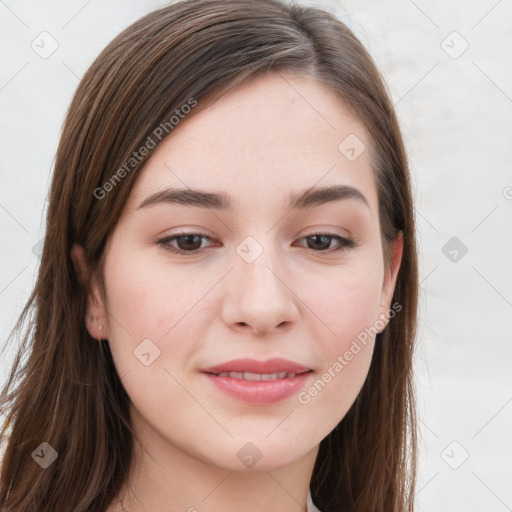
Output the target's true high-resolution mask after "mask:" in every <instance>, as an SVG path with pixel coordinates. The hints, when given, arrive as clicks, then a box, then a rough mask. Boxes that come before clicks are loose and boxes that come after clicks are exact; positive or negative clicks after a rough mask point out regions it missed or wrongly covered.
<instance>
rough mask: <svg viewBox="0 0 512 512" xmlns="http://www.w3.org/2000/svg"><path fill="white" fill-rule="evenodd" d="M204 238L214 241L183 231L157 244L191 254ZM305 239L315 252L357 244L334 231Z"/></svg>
mask: <svg viewBox="0 0 512 512" xmlns="http://www.w3.org/2000/svg"><path fill="white" fill-rule="evenodd" d="M203 239H204V240H208V241H210V242H211V241H212V238H211V237H209V236H208V235H204V234H202V233H181V234H179V235H172V236H168V237H165V238H161V239H160V240H157V244H159V245H162V246H163V247H164V248H165V249H166V250H168V251H170V252H172V253H175V254H183V255H187V254H188V255H190V254H196V253H198V252H200V251H201V249H202V247H201V245H202V240H203ZM303 239H309V242H308V244H307V245H308V248H309V249H312V250H313V251H314V252H337V251H342V250H347V249H351V248H352V247H355V245H356V244H355V242H354V241H353V240H350V239H349V238H345V237H342V236H340V235H337V234H333V233H312V234H311V235H308V236H305V237H303V238H301V240H303ZM333 240H336V241H337V242H338V247H337V248H335V249H334V250H330V251H327V250H326V249H329V248H330V245H331V242H332V241H333ZM174 241H176V243H177V245H178V247H175V246H174V245H172V242H174ZM311 245H313V246H315V245H316V246H317V248H318V246H320V249H319V250H316V249H314V247H311Z"/></svg>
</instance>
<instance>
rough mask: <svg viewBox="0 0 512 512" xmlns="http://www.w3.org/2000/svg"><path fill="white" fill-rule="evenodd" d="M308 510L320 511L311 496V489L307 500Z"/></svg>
mask: <svg viewBox="0 0 512 512" xmlns="http://www.w3.org/2000/svg"><path fill="white" fill-rule="evenodd" d="M306 512H320V509H319V508H318V507H317V506H316V505H315V504H314V503H313V498H312V497H311V489H309V490H308V501H307V511H306Z"/></svg>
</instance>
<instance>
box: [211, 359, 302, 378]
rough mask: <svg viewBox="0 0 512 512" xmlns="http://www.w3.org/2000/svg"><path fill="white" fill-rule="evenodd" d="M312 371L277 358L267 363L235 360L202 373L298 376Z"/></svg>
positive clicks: (268, 360) (253, 360) (252, 360)
mask: <svg viewBox="0 0 512 512" xmlns="http://www.w3.org/2000/svg"><path fill="white" fill-rule="evenodd" d="M310 369H311V368H307V367H305V366H302V365H301V364H299V363H296V362H294V361H289V360H288V359H282V358H280V357H275V358H273V359H267V360H266V361H257V360H255V359H233V360H232V361H226V362H225V363H220V364H217V365H215V366H210V367H209V368H204V369H203V370H202V371H203V372H206V373H225V372H228V373H229V372H248V373H261V374H273V373H281V372H287V373H295V374H297V373H304V372H307V371H309V370H310Z"/></svg>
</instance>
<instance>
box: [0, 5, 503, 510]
mask: <svg viewBox="0 0 512 512" xmlns="http://www.w3.org/2000/svg"><path fill="white" fill-rule="evenodd" d="M301 3H305V2H301ZM309 4H312V5H320V6H323V7H326V8H327V9H328V10H330V11H332V12H335V13H336V14H337V15H338V16H339V17H340V18H341V19H342V20H343V21H344V22H346V23H347V24H348V25H349V26H350V27H351V28H352V29H353V30H354V31H355V32H356V34H357V35H358V36H359V37H360V38H361V40H362V41H363V43H364V44H365V45H366V46H367V48H368V49H369V50H370V52H371V53H372V55H373V56H374V58H375V60H376V62H377V64H378V66H379V67H380V69H381V70H382V72H383V74H384V76H385V79H386V81H387V83H388V85H389V88H390V91H391V94H392V97H393V100H394V102H395V104H396V108H397V111H398V114H399V117H400V120H401V124H402V127H403V131H404V136H405V139H406V143H407V147H408V152H409V156H410V160H411V167H412V174H413V183H414V194H415V200H416V214H417V222H418V230H419V248H420V258H421V260H420V269H421V270H420V273H421V305H420V334H419V338H418V352H417V364H416V369H417V388H418V400H419V414H420V419H421V421H420V426H421V436H422V439H421V461H420V462H421V464H420V472H419V482H418V490H417V491H418V493H417V503H418V510H420V511H424V512H433V511H450V512H451V511H453V512H455V511H462V510H463V511H465V512H477V511H478V512H481V511H487V512H492V511H496V512H501V511H506V510H512V490H511V486H510V481H511V480H510V478H511V476H512V443H511V442H510V431H511V426H512V386H511V377H510V367H511V360H512V343H511V341H512V269H511V262H512V257H511V256H512V236H511V235H512V229H511V225H512V224H511V220H512V188H511V187H512V172H511V164H512V116H511V114H512V58H511V48H512V0H500V1H496V0H478V1H472V2H468V1H462V0H460V1H455V0H449V1H446V0H445V1H441V0H434V1H429V2H427V1H426V0H415V1H412V0H389V1H379V2H378V1H377V0H357V1H356V0H348V1H343V2H336V1H335V0H332V1H327V0H325V1H322V2H309ZM163 5H164V2H161V1H160V2H159V1H157V0H145V1H144V2H141V1H135V0H130V1H126V0H125V1H121V0H108V1H103V2H99V1H98V0H89V1H86V0H72V1H69V0H68V1H66V2H64V0H58V1H52V2H49V1H37V2H36V1H35V0H32V1H28V0H19V1H14V0H0V34H1V38H2V39H1V45H0V56H1V66H0V109H1V117H0V169H1V177H0V227H1V242H0V344H2V345H3V343H5V339H6V337H7V334H8V332H9V331H10V329H11V328H12V326H13V325H14V322H15V320H16V318H17V316H18V315H19V313H20V312H21V309H22V306H23V305H24V303H25V301H26V299H27V298H28V295H29V293H30V291H31V289H32V287H33V285H34V282H35V276H36V271H37V268H38V263H39V260H38V258H37V256H36V255H35V254H34V252H33V247H34V245H36V244H37V242H38V241H39V240H40V239H41V238H42V237H43V236H44V215H45V211H46V207H47V203H46V196H47V193H48V187H49V184H50V176H51V171H52V166H53V159H54V155H55V151H56V148H57V143H58V138H59V136H60V129H61V125H62V122H63V120H64V115H65V112H66V109H67V107H68V104H69V102H70V100H71V97H72V94H73V93H74V91H75V89H76V87H77V85H78V81H79V78H80V77H81V76H82V75H83V73H84V72H85V70H86V69H87V67H88V66H89V65H90V64H91V63H92V61H93V59H94V58H95V57H96V56H97V55H98V53H99V52H100V51H101V50H102V49H103V47H104V46H105V45H106V44H107V43H108V42H109V41H110V40H111V39H112V38H113V37H114V36H115V35H116V34H117V33H118V32H119V31H120V30H122V29H123V28H124V27H126V26H128V25H129V24H131V23H132V22H134V21H135V20H136V19H138V18H139V17H140V16H142V15H144V14H146V13H147V12H149V11H151V10H153V9H155V8H157V7H161V6H163ZM43 31H47V32H48V33H49V34H51V38H53V39H54V40H55V41H57V43H58V48H57V49H56V51H55V52H54V53H53V54H52V55H50V56H49V57H48V58H46V59H43V58H41V57H40V56H39V55H38V54H37V53H36V52H35V51H34V50H33V49H32V48H31V43H32V42H33V41H35V43H34V44H39V45H40V46H41V45H42V43H41V42H40V41H41V39H40V38H41V37H48V36H40V34H41V32H43ZM454 31H456V32H457V33H458V34H453V32H454ZM443 41H444V42H443ZM38 42H39V43H38ZM50 44H51V39H47V40H46V44H45V47H46V48H50V46H49V45H50ZM466 45H468V47H467V49H466V50H465V51H464V52H463V53H461V52H462V51H463V50H464V49H465V47H466ZM459 54H460V55H459ZM454 57H456V58H454ZM452 237H457V238H458V240H459V241H460V242H457V243H458V244H460V243H463V244H464V245H465V246H466V247H467V253H466V254H464V255H462V252H461V250H460V247H457V246H453V247H452V246H448V247H447V248H445V253H447V255H448V256H446V255H445V254H444V253H443V247H445V244H446V243H447V242H448V241H449V240H450V239H452ZM453 250H455V251H457V253H454V252H453ZM455 257H456V261H451V259H453V258H455ZM7 355H8V356H10V357H12V355H13V352H12V348H11V349H10V351H8V352H7ZM9 365H10V360H4V361H1V364H0V379H1V383H2V384H3V383H4V381H5V378H6V376H7V369H8V368H9ZM506 434H508V435H506ZM466 456H467V457H468V458H467V460H465V461H464V458H465V457H466ZM463 461H464V462H463ZM459 464H460V466H459ZM457 466H459V467H457ZM455 468H456V469H455Z"/></svg>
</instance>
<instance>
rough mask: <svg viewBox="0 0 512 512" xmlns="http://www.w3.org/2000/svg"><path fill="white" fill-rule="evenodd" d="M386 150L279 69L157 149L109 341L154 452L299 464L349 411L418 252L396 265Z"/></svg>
mask: <svg viewBox="0 0 512 512" xmlns="http://www.w3.org/2000/svg"><path fill="white" fill-rule="evenodd" d="M200 105H201V103H200V104H199V106H200ZM198 108H199V107H198ZM363 144H364V146H363ZM369 144H370V140H369V139H368V136H367V134H366V132H365V131H364V129H363V128H362V125H361V124H360V123H359V122H358V121H357V120H356V119H354V118H353V117H352V116H351V115H350V114H349V112H348V110H347V109H346V108H345V107H344V105H343V103H342V102H341V101H340V100H339V99H338V97H337V96H336V95H335V93H333V92H331V91H330V90H328V89H326V88H325V87H324V86H322V85H321V84H319V83H317V82H315V81H313V80H311V79H306V78H297V77H293V76H291V75H282V76H281V75H279V74H270V75H268V76H266V77H262V78H257V79H254V80H252V81H250V82H247V83H246V84H244V85H243V86H241V87H239V88H237V89H235V90H233V91H231V92H230V93H228V94H226V95H225V96H223V97H222V98H221V99H220V100H218V101H217V102H215V103H214V104H213V105H212V106H210V107H209V108H206V109H204V110H202V111H199V110H198V112H197V113H194V112H192V113H191V114H190V117H189V118H185V119H184V120H182V121H181V123H180V124H179V125H178V126H177V127H175V128H174V130H173V131H172V133H171V135H170V136H169V137H167V138H166V139H164V140H163V142H162V143H161V144H160V145H159V146H158V147H157V149H156V150H155V152H154V154H153V155H152V157H151V158H150V159H149V161H148V162H147V164H146V165H145V167H144V169H143V171H142V173H141V175H140V176H139V178H138V180H137V182H136V184H135V186H134V188H133V190H132V192H131V195H130V198H129V200H128V202H127V204H126V206H125V209H124V212H123V214H122V216H121V218H120V220H119V223H118V224H117V226H116V229H115V230H114V232H113V234H112V236H111V237H110V238H109V241H108V244H107V247H106V256H105V263H104V268H103V270H104V279H105V287H106V303H105V304H104V306H105V307H106V313H105V316H104V323H105V324H106V327H107V331H106V330H105V328H104V330H103V331H102V332H103V334H102V336H103V337H108V340H109V344H110V348H111V351H112V355H113V358H114V362H115V365H116V368H117V371H118V373H119V376H120V378H121V379H122V382H123V385H124V387H125V389H126V391H127V393H128V395H129V396H130V398H131V400H132V404H133V405H132V415H133V422H134V425H135V427H136V429H138V431H139V432H140V433H141V435H142V436H143V438H146V439H150V438H151V439H153V440H155V439H158V441H157V442H156V444H158V446H159V450H160V453H159V454H154V455H155V456H157V455H162V454H163V453H165V452H166V451H168V453H172V451H173V450H179V451H180V453H187V454H189V455H191V456H193V457H194V458H195V459H196V460H197V459H198V460H200V461H204V462H207V463H210V464H215V465H216V466H220V467H223V468H227V469H231V470H240V469H245V468H248V467H252V466H253V465H254V466H257V467H258V468H275V467H279V466H284V465H286V464H290V463H292V462H294V461H297V460H298V459H299V458H300V457H302V456H306V455H307V454H311V453H312V452H313V451H314V452H315V453H316V450H317V448H318V444H319V443H320V441H321V440H322V439H323V438H324V437H326V436H327V435H328V434H329V432H331V430H332V429H333V428H334V427H335V426H336V425H337V424H338V423H339V422H340V420H341V419H342V418H343V417H344V415H345V414H346V413H347V411H348V409H349V408H350V406H351V405H352V403H353V402H354V400H355V398H356V396H357V394H358V392H359V390H360V389H361V387H362V385H363V382H364V380H365V378H366V375H367V372H368V369H369V365H370V361H371V357H372V352H373V347H374V332H375V329H373V330H371V329H372V328H374V327H375V326H376V327H377V328H378V330H382V328H383V325H384V324H383V322H381V321H379V319H381V318H383V317H385V316H386V312H387V311H388V310H389V307H390V301H391V297H392V292H393V287H394V282H395V278H396V272H397V270H398V265H399V263H400V257H401V246H400V242H397V244H396V245H395V251H394V255H395V258H394V272H391V273H390V272H388V271H387V270H386V269H385V267H384V262H383V253H382V248H381V237H380V232H379V217H378V199H377V189H376V183H375V181H374V177H373V172H372V169H371V167H370V157H369ZM365 147H366V149H365ZM121 186H123V185H122V183H120V184H118V185H117V187H121ZM335 186H336V187H340V188H339V189H338V191H337V192H330V193H325V194H323V195H320V196H317V195H315V194H317V193H318V192H319V191H320V190H321V189H322V188H324V187H335ZM306 190H310V192H311V193H312V194H313V196H312V199H311V200H307V199H306V200H302V201H300V200H299V201H296V203H297V204H294V205H292V206H290V200H291V199H290V198H292V197H293V198H294V199H296V198H299V197H301V195H302V194H303V193H304V191H306ZM165 191H168V193H164V192H165ZM195 191H202V192H203V193H205V194H206V193H209V194H215V197H214V198H213V199H212V198H210V199H204V198H203V199H199V197H198V196H196V195H195ZM110 193H112V194H115V193H116V192H115V190H114V191H111V192H110ZM155 194H160V195H158V196H155ZM166 194H167V195H166ZM148 198H153V199H148ZM166 198H167V199H166ZM173 198H174V200H173ZM219 198H222V199H223V201H224V202H225V203H228V202H229V203H230V205H231V207H232V209H230V208H228V207H220V206H222V205H219V203H220V201H219ZM315 198H316V199H318V200H315ZM141 203H145V204H144V205H142V206H141ZM224 206H226V205H224ZM315 234H319V236H314V235H315ZM337 237H340V238H337ZM176 250H181V251H184V252H186V254H179V253H177V252H175V251H176ZM100 320H101V315H100ZM100 323H101V322H100ZM368 332H370V335H368ZM363 340H364V341H363ZM275 358H279V359H280V360H281V363H282V365H281V366H279V365H277V366H275V365H273V364H272V361H270V363H269V364H268V365H264V364H263V363H265V362H267V361H268V360H271V359H275ZM234 360H246V361H245V362H244V361H242V362H240V361H238V362H232V361H234ZM247 360H251V361H252V363H251V361H247ZM283 360H287V361H288V363H286V362H284V361H283ZM219 365H223V366H222V367H219ZM306 370H307V373H302V374H301V375H299V373H301V372H304V371H306ZM244 371H245V372H248V373H244ZM232 372H234V373H232ZM282 372H287V374H286V375H284V374H283V373H282ZM218 373H224V374H225V373H227V375H224V376H222V375H221V376H219V375H217V374H218ZM275 373H277V374H278V375H277V376H276V375H272V374H275ZM279 373H280V375H279ZM293 373H295V374H297V375H295V376H290V374H293ZM261 374H264V375H263V377H262V379H263V380H261V381H257V382H255V381H254V380H252V379H260V378H261V377H260V375H261ZM276 377H277V379H276ZM156 444H155V445H154V446H156Z"/></svg>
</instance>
